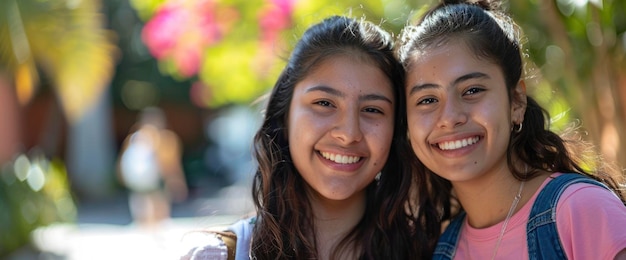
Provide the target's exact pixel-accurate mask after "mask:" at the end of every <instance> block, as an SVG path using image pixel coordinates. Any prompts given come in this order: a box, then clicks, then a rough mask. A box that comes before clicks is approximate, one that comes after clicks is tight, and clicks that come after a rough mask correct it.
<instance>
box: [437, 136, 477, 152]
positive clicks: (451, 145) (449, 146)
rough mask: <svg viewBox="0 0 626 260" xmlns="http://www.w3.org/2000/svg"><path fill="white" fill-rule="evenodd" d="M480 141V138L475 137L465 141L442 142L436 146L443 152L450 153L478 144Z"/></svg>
mask: <svg viewBox="0 0 626 260" xmlns="http://www.w3.org/2000/svg"><path fill="white" fill-rule="evenodd" d="M479 140H480V137H478V136H473V137H468V138H465V139H459V140H454V141H446V142H441V143H437V144H436V145H437V147H439V149H441V150H444V151H449V150H456V149H460V148H463V147H467V146H470V145H472V144H475V143H477V142H478V141H479Z"/></svg>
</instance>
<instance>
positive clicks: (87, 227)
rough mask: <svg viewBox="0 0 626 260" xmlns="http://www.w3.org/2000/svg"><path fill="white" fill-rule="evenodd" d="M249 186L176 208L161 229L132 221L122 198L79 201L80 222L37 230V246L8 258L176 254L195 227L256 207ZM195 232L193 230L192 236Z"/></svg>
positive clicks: (224, 221)
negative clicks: (80, 203) (84, 202)
mask: <svg viewBox="0 0 626 260" xmlns="http://www.w3.org/2000/svg"><path fill="white" fill-rule="evenodd" d="M249 197H250V192H249V191H248V189H247V187H239V186H232V187H227V188H224V189H222V190H221V191H220V192H219V193H218V194H217V195H216V196H214V197H211V198H197V199H192V200H189V201H187V202H185V203H181V204H176V205H174V206H173V208H172V218H171V219H170V220H167V221H165V222H163V223H161V224H160V225H158V226H157V228H154V229H147V228H145V227H141V226H138V225H136V224H134V223H133V222H132V220H131V218H130V213H129V210H128V204H127V200H126V198H124V197H119V198H115V199H113V200H112V201H107V202H102V203H98V204H87V205H83V206H79V214H78V223H76V224H56V225H51V226H48V227H43V228H39V229H37V230H36V231H35V232H33V246H34V249H33V248H30V249H29V248H25V249H23V250H20V251H18V252H16V253H15V254H13V255H11V256H10V257H9V258H8V260H30V259H44V260H48V259H50V260H83V259H89V260H92V259H94V260H98V259H116V260H117V259H122V260H123V259H156V260H159V259H178V258H179V256H181V255H184V253H185V249H188V248H189V243H195V242H194V241H193V237H194V236H193V235H192V234H193V231H198V230H203V229H221V228H223V227H225V226H227V225H228V224H230V223H233V222H234V221H236V220H237V219H239V218H240V217H242V216H244V215H245V214H247V213H249V212H251V211H252V210H253V206H252V202H251V200H250V199H249ZM190 234H191V235H190Z"/></svg>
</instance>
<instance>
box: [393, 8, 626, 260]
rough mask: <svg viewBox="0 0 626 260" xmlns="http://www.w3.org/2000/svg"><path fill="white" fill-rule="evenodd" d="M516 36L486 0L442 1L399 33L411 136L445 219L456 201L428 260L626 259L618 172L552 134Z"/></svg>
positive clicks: (625, 218)
mask: <svg viewBox="0 0 626 260" xmlns="http://www.w3.org/2000/svg"><path fill="white" fill-rule="evenodd" d="M519 35H520V31H519V30H518V27H517V25H516V24H515V23H514V22H513V21H512V19H511V18H510V17H508V16H507V14H506V13H504V12H503V11H499V10H498V8H497V6H495V5H494V4H493V3H490V2H489V1H471V3H470V1H468V2H465V1H445V2H444V3H442V4H440V5H438V6H436V7H434V8H433V9H432V10H431V11H429V12H428V13H427V14H425V16H424V17H423V18H422V20H421V21H420V22H419V23H418V24H417V25H416V26H409V27H407V28H406V29H405V30H404V31H403V35H402V36H401V39H403V40H402V43H401V46H400V47H399V51H398V56H399V59H400V61H401V63H402V64H403V66H404V68H405V70H406V72H407V74H406V77H407V79H406V83H405V86H406V88H405V90H406V95H407V117H408V128H409V135H410V137H409V140H410V143H411V145H412V147H413V151H414V152H415V155H416V156H417V158H419V160H420V161H421V162H422V163H423V164H424V165H425V166H426V167H427V168H428V171H430V172H432V173H434V174H435V175H436V176H434V175H431V178H432V180H433V181H432V190H433V191H434V192H437V193H440V194H438V195H437V196H438V197H435V198H437V200H436V201H433V202H432V203H433V204H436V205H440V206H442V208H443V212H442V213H443V214H442V215H443V218H444V220H445V219H446V218H449V217H450V212H451V211H450V210H451V209H450V204H451V203H450V201H451V200H452V201H458V203H460V206H461V210H460V211H459V214H456V216H455V217H454V218H452V221H451V223H450V224H449V225H448V226H447V228H446V231H445V232H444V234H443V235H442V237H441V238H440V239H439V242H438V245H437V248H436V250H435V257H434V258H435V259H452V258H454V259H468V258H473V259H494V258H498V259H562V258H569V259H614V258H616V259H617V258H619V259H624V258H626V207H625V206H624V201H625V196H624V188H623V187H624V186H621V188H620V183H623V176H622V175H620V174H619V173H617V172H615V173H614V174H612V173H611V171H610V168H607V167H603V164H602V162H601V161H591V160H584V158H579V155H581V154H582V153H579V152H578V151H579V150H573V149H572V148H576V146H577V145H578V147H577V148H585V147H583V146H584V145H585V144H583V143H580V140H578V141H576V140H566V139H564V137H560V136H559V135H557V134H555V133H553V132H551V131H550V130H549V128H548V118H549V117H548V115H547V112H546V111H545V110H544V109H543V108H542V107H540V106H539V105H538V104H537V102H536V101H535V100H534V99H533V98H532V97H529V96H527V95H526V86H525V83H524V81H523V80H522V74H523V60H522V56H521V45H520V39H519ZM589 166H595V169H594V170H589V171H588V170H586V169H587V168H585V167H589ZM453 205H454V204H453Z"/></svg>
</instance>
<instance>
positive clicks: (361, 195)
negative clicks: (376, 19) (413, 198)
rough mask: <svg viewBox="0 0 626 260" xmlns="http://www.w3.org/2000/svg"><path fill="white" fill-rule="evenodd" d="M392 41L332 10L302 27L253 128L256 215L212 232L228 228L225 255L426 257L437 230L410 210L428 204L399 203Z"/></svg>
mask: <svg viewBox="0 0 626 260" xmlns="http://www.w3.org/2000/svg"><path fill="white" fill-rule="evenodd" d="M392 45H393V41H392V39H391V37H390V35H389V34H388V33H386V32H384V31H383V30H381V29H380V28H379V27H378V26H376V25H374V24H372V23H369V22H366V21H361V20H355V19H351V18H346V17H340V16H333V17H330V18H327V19H325V20H323V21H322V22H321V23H318V24H316V25H314V26H312V27H310V28H309V29H308V30H307V31H306V32H305V33H304V35H303V36H302V38H301V39H300V41H299V42H298V43H297V45H296V47H295V50H294V51H293V53H292V54H291V57H290V59H289V61H288V63H287V66H286V67H285V69H284V70H283V72H282V74H281V76H280V77H279V78H278V80H277V82H276V84H275V86H274V89H273V90H272V92H271V94H270V96H269V102H268V104H267V109H266V111H265V118H264V121H263V124H262V126H261V128H260V129H259V131H258V132H257V134H256V135H255V139H254V142H255V146H254V148H255V155H256V159H257V161H258V163H259V167H258V169H257V171H256V174H255V179H254V184H253V199H254V202H255V206H256V210H257V212H256V213H257V215H256V216H255V217H253V218H251V219H246V220H243V221H240V222H238V223H236V224H235V225H233V226H231V227H230V230H231V232H232V233H229V234H231V236H229V235H225V234H223V233H221V234H220V235H221V236H222V238H223V240H224V241H231V239H229V238H231V237H232V234H233V233H234V235H236V250H234V252H232V251H231V256H232V253H234V254H235V257H236V258H238V259H239V258H241V259H248V257H251V258H253V259H413V258H417V259H422V258H430V255H431V252H432V249H433V246H434V242H435V241H436V237H437V236H438V235H439V232H438V229H436V228H430V229H426V228H424V227H425V226H426V225H428V226H429V227H438V226H439V223H438V219H437V217H436V216H434V215H429V214H427V213H421V214H419V215H417V216H420V217H419V218H420V219H417V217H415V216H416V215H413V213H415V212H418V210H419V211H420V212H423V211H428V212H435V210H434V209H432V208H430V207H429V205H425V206H423V207H420V208H419V209H417V208H413V207H411V205H412V204H409V203H408V198H409V196H408V195H409V190H410V188H411V186H412V183H413V181H415V180H414V179H413V178H414V176H413V175H412V171H411V168H410V166H409V165H408V164H407V163H406V162H407V161H408V160H407V158H406V156H407V154H409V153H408V152H409V150H408V149H409V147H408V145H407V144H408V142H407V140H406V131H407V130H406V124H405V122H404V118H405V112H404V111H405V110H404V109H405V105H404V102H405V97H404V91H403V85H402V81H403V78H404V74H403V70H402V67H401V66H400V64H399V63H398V61H397V60H396V59H395V57H394V55H393V50H392V47H393V46H392ZM377 176H379V177H378V178H377ZM426 216H428V217H426ZM418 223H419V224H418ZM231 242H232V241H231ZM225 244H228V243H225ZM195 254H198V252H194V251H191V252H190V255H195Z"/></svg>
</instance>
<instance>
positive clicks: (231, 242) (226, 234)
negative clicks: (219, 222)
mask: <svg viewBox="0 0 626 260" xmlns="http://www.w3.org/2000/svg"><path fill="white" fill-rule="evenodd" d="M214 232H215V234H217V235H218V236H219V238H220V239H221V240H222V242H224V244H225V245H226V247H227V248H228V260H235V252H236V249H237V235H236V234H235V233H233V232H231V231H214Z"/></svg>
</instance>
